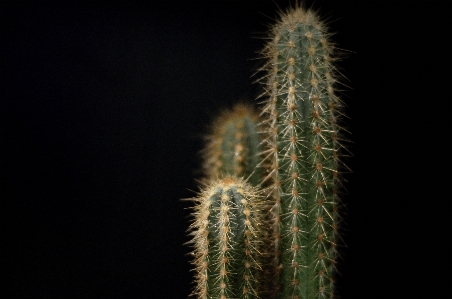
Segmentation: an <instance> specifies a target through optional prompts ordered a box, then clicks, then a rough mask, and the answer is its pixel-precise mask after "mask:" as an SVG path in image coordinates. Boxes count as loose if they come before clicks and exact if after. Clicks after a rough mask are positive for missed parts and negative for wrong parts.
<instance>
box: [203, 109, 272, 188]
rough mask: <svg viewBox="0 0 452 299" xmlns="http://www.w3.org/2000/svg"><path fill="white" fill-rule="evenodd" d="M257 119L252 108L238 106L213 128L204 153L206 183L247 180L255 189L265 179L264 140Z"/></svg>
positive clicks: (223, 116) (218, 118)
mask: <svg viewBox="0 0 452 299" xmlns="http://www.w3.org/2000/svg"><path fill="white" fill-rule="evenodd" d="M257 128H258V115H257V114H256V112H255V111H254V109H253V107H252V106H251V105H248V104H245V103H238V104H236V105H235V106H234V107H233V108H232V110H226V111H224V112H223V113H222V114H221V115H220V116H219V117H217V118H216V119H215V120H214V121H213V123H212V126H211V133H210V134H209V135H208V136H207V138H206V139H207V142H206V147H205V150H204V151H203V158H204V172H205V174H206V179H207V180H208V181H209V180H212V179H216V178H218V177H220V176H222V175H225V174H229V175H235V176H237V177H244V178H245V179H247V181H249V182H250V183H251V184H252V185H253V186H256V185H258V184H260V182H261V181H262V178H263V173H262V169H261V168H258V167H257V165H258V164H259V163H260V162H261V156H260V152H261V136H260V135H259V134H258V132H257V130H258V129H257Z"/></svg>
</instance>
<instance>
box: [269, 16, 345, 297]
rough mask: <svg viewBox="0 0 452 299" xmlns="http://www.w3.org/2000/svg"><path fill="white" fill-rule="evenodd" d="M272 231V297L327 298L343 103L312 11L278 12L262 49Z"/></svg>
mask: <svg viewBox="0 0 452 299" xmlns="http://www.w3.org/2000/svg"><path fill="white" fill-rule="evenodd" d="M263 54H264V56H265V57H266V59H268V62H267V64H266V65H265V67H264V68H265V70H266V71H267V76H266V80H267V82H266V96H267V98H268V99H267V101H266V104H265V106H264V108H263V114H264V115H266V116H267V118H266V120H265V124H266V127H267V128H266V132H267V138H266V140H265V142H266V144H267V150H265V151H264V154H265V155H266V160H267V161H268V162H267V164H269V165H271V166H270V170H269V175H268V178H269V179H271V180H272V186H271V188H270V189H271V195H270V198H271V199H272V201H273V204H272V205H273V206H272V207H271V214H272V215H273V216H272V217H273V219H271V227H272V236H271V238H272V251H273V253H271V254H270V255H271V256H272V268H273V270H272V272H273V275H274V279H273V281H276V282H277V283H276V285H274V286H273V287H272V288H273V290H274V292H272V294H271V296H272V297H278V296H281V297H283V298H323V297H333V285H332V281H333V276H334V274H333V271H334V268H335V259H336V255H337V252H336V239H337V226H338V221H339V215H338V212H337V204H338V203H339V197H338V187H339V186H340V181H339V176H338V174H339V171H338V166H339V164H340V160H339V150H340V148H341V147H342V145H341V143H339V138H340V131H339V129H340V128H339V126H338V125H337V122H338V118H339V116H340V115H341V114H340V113H339V111H340V109H341V107H342V103H341V101H340V100H339V98H338V97H337V96H336V95H335V92H334V83H335V82H336V77H335V75H334V67H333V65H332V61H333V60H334V59H333V45H332V43H331V42H330V41H329V34H328V33H327V30H326V27H325V25H324V24H323V23H322V22H321V21H320V20H319V18H318V17H317V15H315V14H314V13H313V12H312V11H306V10H304V9H302V8H294V9H291V10H289V11H288V12H287V13H285V14H281V20H280V21H279V22H278V23H277V24H276V25H274V27H273V28H272V31H271V38H270V40H269V42H268V43H267V46H266V48H265V49H264V52H263Z"/></svg>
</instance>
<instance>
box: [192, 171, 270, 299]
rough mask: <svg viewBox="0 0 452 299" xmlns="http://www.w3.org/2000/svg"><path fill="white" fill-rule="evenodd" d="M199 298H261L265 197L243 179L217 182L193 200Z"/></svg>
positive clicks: (226, 179)
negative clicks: (258, 288) (259, 280)
mask: <svg viewBox="0 0 452 299" xmlns="http://www.w3.org/2000/svg"><path fill="white" fill-rule="evenodd" d="M192 200H193V201H194V202H195V207H194V213H193V216H194V217H195V221H194V222H193V224H192V225H191V226H190V230H192V233H191V234H192V236H193V239H192V243H193V244H194V248H195V249H194V252H193V254H194V257H195V259H194V261H193V263H194V265H195V271H196V275H195V277H196V287H195V289H194V291H193V294H192V295H194V296H196V297H197V298H221V299H228V298H242V299H254V298H258V294H257V291H258V290H257V286H258V276H259V273H258V272H259V271H260V268H261V265H260V262H259V260H260V257H259V250H260V249H259V248H260V246H261V242H260V234H261V227H260V226H261V225H262V223H261V217H262V216H261V204H262V202H261V197H260V195H259V192H258V191H256V190H255V189H254V188H253V187H251V186H250V185H249V184H247V183H245V182H244V181H243V180H242V179H238V178H235V177H233V176H227V177H225V178H222V179H218V180H215V181H212V182H211V183H210V184H209V185H208V186H206V187H205V188H204V189H203V190H202V191H201V192H200V193H199V195H198V197H196V198H193V199H192Z"/></svg>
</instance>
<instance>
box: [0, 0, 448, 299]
mask: <svg viewBox="0 0 452 299" xmlns="http://www.w3.org/2000/svg"><path fill="white" fill-rule="evenodd" d="M441 3H442V2H431V1H430V2H425V3H424V2H416V1H413V2H408V1H407V2H396V1H321V0H318V1H315V2H314V1H307V5H308V6H311V5H312V6H313V7H314V8H316V9H319V10H320V15H321V16H322V17H323V18H324V19H325V20H327V21H328V22H330V25H329V26H330V28H331V31H333V32H336V35H335V36H334V37H333V41H334V42H336V43H337V44H338V47H340V48H341V49H344V53H347V55H346V56H347V57H346V58H344V59H343V60H342V61H340V62H338V64H337V65H338V66H339V67H340V68H341V70H342V72H343V74H344V75H345V76H346V77H347V79H343V80H342V82H344V83H345V84H346V85H348V86H350V88H348V87H344V88H343V92H342V93H341V98H342V99H343V100H344V101H345V102H346V103H347V105H348V106H349V107H348V108H347V110H346V113H347V115H348V116H349V117H350V120H349V121H348V126H349V128H350V130H351V132H352V135H351V136H350V139H351V140H352V141H353V143H352V144H350V146H349V148H350V150H351V151H352V152H353V154H354V157H353V158H352V159H349V161H348V164H349V166H350V167H351V168H352V170H353V174H351V175H347V176H346V179H347V180H348V183H347V185H346V186H347V189H348V195H347V196H346V198H345V199H344V201H345V203H346V204H347V208H348V211H347V215H346V216H345V220H346V223H347V225H346V230H345V231H344V236H343V237H344V239H345V242H346V243H347V245H348V247H347V248H343V249H342V257H343V260H342V261H341V262H340V264H339V269H340V271H341V276H339V277H338V278H337V287H338V291H339V294H340V295H341V296H342V298H396V297H397V298H408V296H410V295H414V294H416V295H418V296H426V297H432V298H433V296H434V295H435V294H441V293H442V290H441V287H442V286H443V285H444V283H447V280H442V279H437V278H438V277H439V278H441V277H444V278H445V276H443V274H442V271H445V270H446V268H447V267H446V266H445V265H444V266H443V263H444V260H445V259H447V254H446V253H447V250H446V249H445V248H443V247H441V246H439V244H443V245H444V244H445V243H444V242H442V240H443V239H444V238H445V237H447V232H446V233H445V234H443V235H441V234H440V230H441V229H444V225H442V224H441V223H440V221H442V219H443V218H442V216H440V215H439V214H440V213H441V210H444V209H447V208H446V206H445V205H442V204H438V202H439V201H444V200H445V199H446V198H447V197H441V196H439V195H436V193H435V192H436V190H439V189H447V187H448V186H447V180H446V179H445V176H444V175H441V174H440V173H441V171H445V172H447V171H448V170H447V167H442V165H447V161H448V160H449V159H450V158H448V156H450V154H449V153H448V152H447V150H444V149H445V143H446V142H447V139H448V135H447V134H446V133H442V132H444V129H443V127H442V126H441V125H440V123H441V118H442V117H443V118H444V117H445V118H447V114H446V113H447V108H446V105H445V104H446V101H447V89H448V88H450V87H449V86H448V85H447V84H446V79H447V78H448V76H449V75H448V73H450V68H447V66H446V63H447V62H448V60H449V58H448V56H449V55H450V46H448V45H447V43H446V41H447V38H448V35H449V34H448V33H447V31H446V28H447V26H444V25H442V22H444V21H447V16H446V14H445V13H444V12H445V11H446V9H445V5H441ZM278 5H279V6H280V7H281V8H285V7H286V6H287V1H275V2H271V1H210V2H209V1H185V2H172V1H167V2H165V4H163V3H154V4H130V3H126V2H122V3H118V2H115V3H114V4H112V3H105V2H95V3H94V4H93V3H88V2H79V3H77V4H76V3H74V2H64V4H61V3H60V4H58V3H56V2H38V1H36V2H23V1H19V2H14V4H11V3H8V2H6V1H2V3H1V10H0V20H1V33H0V34H1V66H0V67H1V82H0V86H1V90H0V92H1V94H0V96H1V98H0V100H1V107H0V109H1V110H0V113H1V119H0V121H1V170H2V173H3V175H2V179H1V184H2V187H1V238H2V242H1V243H2V245H1V248H2V254H1V260H2V265H1V268H2V272H3V273H4V279H3V286H2V289H3V290H2V292H1V293H2V294H6V297H7V298H186V297H187V296H188V294H189V293H190V289H191V281H192V275H193V272H189V271H190V269H191V266H190V264H189V261H190V258H189V256H188V255H187V253H188V252H189V250H190V249H189V247H187V246H184V245H183V243H184V242H186V241H188V240H189V238H188V236H187V234H186V229H187V227H188V225H189V218H188V215H189V210H187V209H186V208H187V207H189V206H190V204H189V203H187V202H183V201H181V200H180V199H181V198H187V197H192V196H194V192H193V191H190V190H194V191H196V190H198V187H197V186H198V184H197V182H196V180H195V179H196V178H199V177H200V173H199V171H198V169H199V166H200V158H199V154H198V152H199V151H200V149H201V148H202V136H203V134H205V132H206V128H207V126H208V125H209V124H210V122H211V120H212V119H213V118H214V117H215V115H217V114H218V111H220V110H221V109H222V108H228V107H231V106H232V104H233V103H234V102H237V101H238V100H240V99H241V100H245V101H249V102H251V103H252V102H257V101H255V100H254V99H255V98H256V97H257V96H258V95H259V93H260V92H261V91H262V90H261V86H259V85H258V84H253V83H252V82H253V81H254V80H256V79H257V78H258V77H251V76H252V74H253V73H254V71H255V70H256V69H257V68H258V67H259V66H260V65H261V64H262V63H263V61H261V60H256V59H255V58H257V57H258V55H257V54H256V52H258V51H259V50H260V49H262V47H263V45H264V41H263V40H262V39H261V38H262V37H264V36H265V32H266V30H267V27H266V26H267V25H268V24H271V23H272V22H273V21H272V18H275V17H276V16H277V14H276V11H278ZM441 70H443V71H444V72H442V71H441ZM443 92H445V93H446V95H445V96H444V95H443ZM449 97H450V93H449ZM449 172H450V171H449ZM448 235H449V236H450V233H449V234H448ZM446 239H447V238H446ZM436 244H438V245H436ZM435 277H436V278H435ZM5 287H6V289H5ZM400 296H401V297H400ZM6 297H4V298H6Z"/></svg>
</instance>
